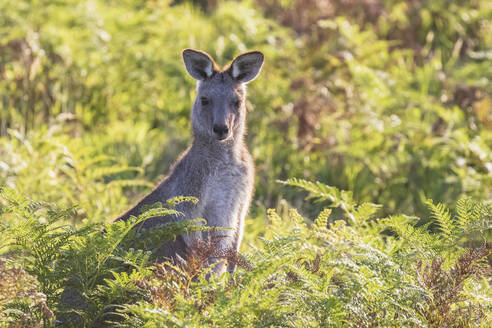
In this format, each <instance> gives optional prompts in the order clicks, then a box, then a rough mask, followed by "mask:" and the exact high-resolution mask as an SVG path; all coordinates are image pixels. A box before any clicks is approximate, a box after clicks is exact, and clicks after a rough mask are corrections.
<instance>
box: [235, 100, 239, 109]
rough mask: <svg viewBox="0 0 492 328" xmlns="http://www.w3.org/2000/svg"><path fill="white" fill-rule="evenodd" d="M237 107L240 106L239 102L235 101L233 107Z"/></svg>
mask: <svg viewBox="0 0 492 328" xmlns="http://www.w3.org/2000/svg"><path fill="white" fill-rule="evenodd" d="M239 106H241V101H240V100H236V101H235V102H234V107H236V108H239Z"/></svg>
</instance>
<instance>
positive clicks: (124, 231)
mask: <svg viewBox="0 0 492 328" xmlns="http://www.w3.org/2000/svg"><path fill="white" fill-rule="evenodd" d="M284 183H285V184H287V185H290V186H296V187H300V188H302V189H304V190H306V191H308V192H309V195H308V197H310V198H314V199H315V200H317V201H320V202H322V203H324V205H325V208H324V210H322V211H321V213H319V215H318V216H317V217H316V218H315V219H314V220H313V221H311V220H308V219H306V218H304V217H302V216H301V214H300V213H299V212H298V211H297V210H295V209H290V211H289V212H288V214H286V215H283V216H280V215H279V214H278V212H277V211H275V210H273V209H271V210H269V211H268V221H269V226H268V228H267V230H269V231H270V232H271V236H272V237H271V238H262V240H261V243H260V246H259V247H256V248H253V249H252V250H251V251H249V252H246V253H243V254H235V253H234V252H226V253H224V254H221V255H222V257H223V258H224V261H228V262H232V263H234V264H236V266H237V271H236V272H235V273H234V274H229V273H225V274H223V275H222V276H220V277H217V276H215V275H213V274H210V272H211V268H210V267H207V266H206V265H205V263H206V262H207V259H208V257H210V256H211V255H212V254H213V252H214V251H215V247H214V246H215V245H214V242H213V241H212V242H209V243H205V242H200V243H196V244H195V246H193V247H192V248H191V250H190V251H189V252H188V255H187V257H186V258H184V259H180V260H178V261H177V262H166V261H165V262H162V263H158V262H155V261H153V260H152V257H151V251H150V250H151V249H152V247H153V246H157V245H158V244H159V243H162V242H163V241H165V240H170V239H172V238H173V236H175V235H177V234H181V233H188V232H191V231H197V230H200V229H205V228H204V227H203V226H202V225H201V224H200V222H198V221H196V220H195V221H181V222H177V223H170V224H167V225H164V226H162V227H161V229H157V230H155V231H152V232H149V231H140V232H139V233H140V234H141V235H138V236H137V235H136V233H137V232H136V229H134V228H135V227H136V226H137V225H138V224H139V223H141V222H143V221H144V220H149V219H151V218H152V217H155V216H162V215H178V213H177V212H176V211H175V210H173V208H172V205H175V204H176V203H177V202H179V201H193V199H188V198H183V199H177V200H174V201H172V202H169V203H168V204H167V205H166V206H164V207H163V206H162V205H160V204H158V205H157V206H155V207H154V208H151V209H149V210H148V211H147V212H145V213H144V214H142V215H141V216H139V217H138V218H136V217H133V218H132V219H131V220H129V221H128V222H114V223H107V224H93V223H88V222H87V223H86V224H83V225H81V226H80V227H77V228H74V227H72V226H65V225H63V224H60V223H61V222H63V221H66V220H67V217H69V216H70V215H73V212H74V209H73V208H69V209H58V208H56V207H55V206H54V205H52V204H48V203H35V202H30V201H29V200H27V199H25V198H24V197H22V196H20V195H19V194H18V193H16V192H15V191H13V190H11V189H6V188H4V189H2V192H1V196H2V200H1V204H2V207H1V212H0V213H1V217H2V222H8V223H4V224H2V228H1V229H2V235H3V236H4V238H3V239H2V243H1V245H0V247H1V253H2V254H3V255H2V261H1V262H0V273H1V275H2V278H3V279H2V283H1V284H0V289H1V291H2V293H1V295H2V297H1V298H0V308H1V310H2V316H1V317H0V318H1V321H0V322H1V325H2V326H5V327H10V326H22V325H23V324H24V323H26V322H32V323H33V325H38V326H40V327H41V326H45V327H46V326H52V325H55V324H56V323H58V324H61V325H62V326H78V327H82V326H84V327H99V326H115V327H142V326H145V327H217V326H219V327H271V326H276V327H278V326H281V327H486V326H487V322H489V320H490V319H491V313H492V312H491V311H492V302H491V301H490V299H491V295H490V288H489V281H490V278H491V276H490V265H488V263H487V257H488V256H489V255H490V244H487V242H486V239H485V238H486V237H485V236H486V233H487V232H488V229H489V227H490V218H491V208H490V206H489V205H486V204H483V203H477V202H473V201H471V200H469V199H462V200H460V201H459V202H458V203H457V205H456V207H457V213H456V215H452V214H451V213H450V211H449V210H448V209H447V208H446V207H445V206H444V205H442V204H439V203H438V204H434V203H433V202H432V201H430V200H429V201H428V207H429V214H430V215H429V216H430V221H429V223H426V224H424V225H420V226H419V225H418V222H419V220H418V219H417V218H414V217H408V216H404V215H398V216H390V217H385V218H378V216H377V212H378V210H379V209H380V206H378V205H376V204H371V203H362V204H357V203H355V202H354V201H353V199H352V195H351V193H350V192H346V191H340V190H338V189H337V188H334V187H330V186H327V185H324V184H322V183H319V182H317V183H312V182H308V181H305V180H298V179H290V180H288V181H286V182H284ZM12 216H13V217H15V218H16V220H10V219H9V218H11V217H12ZM432 227H434V229H435V231H434V232H432V231H431V229H432ZM103 229H105V232H104V233H103V232H102V231H103ZM142 234H143V235H142ZM151 235H152V236H151ZM470 236H472V238H471V237H470ZM141 241H145V243H143V242H141ZM214 256H217V254H214ZM19 282H21V284H19ZM11 286H16V287H11ZM6 291H8V292H6ZM34 323H35V324H34Z"/></svg>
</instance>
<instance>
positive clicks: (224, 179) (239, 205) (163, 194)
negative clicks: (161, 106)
mask: <svg viewBox="0 0 492 328" xmlns="http://www.w3.org/2000/svg"><path fill="white" fill-rule="evenodd" d="M263 59H264V56H263V54H262V53H261V52H258V51H253V52H247V53H244V54H242V55H240V56H238V57H236V58H235V59H234V60H233V61H232V62H231V63H230V64H229V65H227V66H226V67H225V68H224V69H221V68H220V67H219V66H218V65H217V64H216V63H215V62H214V60H213V59H212V58H211V57H210V55H208V54H207V53H205V52H203V51H197V50H192V49H186V50H184V51H183V60H184V63H185V66H186V70H187V71H188V73H189V74H190V75H191V76H192V77H193V78H195V79H196V80H197V95H196V99H195V102H194V104H193V109H192V112H191V122H192V133H193V142H192V144H191V146H190V147H189V148H188V149H187V150H186V151H185V152H184V153H182V154H181V155H180V157H179V158H178V160H177V162H176V163H175V164H174V165H173V167H172V169H171V172H170V174H169V175H168V176H167V177H166V178H165V179H164V180H163V181H162V182H161V183H160V184H159V185H158V186H157V187H156V188H155V189H154V190H153V191H152V192H151V193H149V194H148V195H147V196H145V197H144V198H143V199H142V200H141V201H140V202H139V203H138V204H137V205H136V206H135V207H133V208H132V209H130V210H129V211H127V212H126V213H125V214H123V215H122V216H120V217H119V218H118V219H117V220H127V219H128V218H129V217H130V216H131V215H134V216H137V215H139V214H140V212H141V210H142V207H144V206H145V205H151V204H154V203H156V202H162V203H164V202H165V201H166V200H167V199H169V198H173V197H176V196H194V197H196V198H198V200H199V202H198V203H197V204H191V203H183V204H180V205H179V207H178V210H179V211H181V212H182V213H183V214H184V216H180V217H177V216H166V217H157V218H152V219H150V220H148V221H146V222H145V223H144V224H143V227H144V228H152V227H153V226H155V225H157V224H161V223H165V222H171V221H177V220H183V219H193V218H203V219H205V220H206V221H207V224H208V225H209V226H213V227H223V228H229V229H221V230H219V232H220V235H221V238H219V239H218V241H217V243H218V246H217V247H218V248H220V249H223V250H230V249H233V250H235V251H238V250H239V246H240V244H241V239H242V237H243V229H244V219H245V216H246V214H247V211H248V208H249V204H250V202H251V197H252V195H253V187H254V165H253V161H252V158H251V155H250V154H249V152H248V149H247V148H246V145H245V143H244V135H245V132H246V106H245V99H246V86H245V84H246V83H248V82H250V81H252V80H253V79H254V78H255V77H256V76H257V75H258V73H259V72H260V69H261V67H262V65H263ZM209 237H210V236H209V234H208V233H205V232H196V233H193V234H190V235H182V236H179V237H178V238H177V239H176V240H175V241H172V242H167V243H166V244H164V245H163V246H162V247H161V248H160V250H159V251H158V254H156V255H157V257H158V258H163V257H168V258H175V256H176V255H179V256H181V257H185V256H186V252H187V248H188V247H190V245H192V243H193V242H194V240H195V238H196V239H200V240H207V238H209ZM218 260H220V258H211V259H210V260H209V265H210V264H212V263H215V266H214V267H213V270H214V272H215V273H216V274H218V275H219V274H221V273H223V272H225V270H226V269H227V268H226V265H225V264H224V261H218ZM234 269H235V268H234V265H230V266H229V271H234Z"/></svg>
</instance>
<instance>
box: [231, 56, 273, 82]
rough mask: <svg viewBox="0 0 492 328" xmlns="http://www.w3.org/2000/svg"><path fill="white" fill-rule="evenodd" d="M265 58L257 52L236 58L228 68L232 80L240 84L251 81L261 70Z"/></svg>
mask: <svg viewBox="0 0 492 328" xmlns="http://www.w3.org/2000/svg"><path fill="white" fill-rule="evenodd" d="M264 58H265V56H263V54H262V53H261V52H259V51H251V52H246V53H244V54H242V55H239V56H237V57H236V58H235V59H234V60H233V61H232V64H231V67H230V68H229V73H230V74H231V76H232V78H233V79H234V80H236V81H237V82H240V83H247V82H249V81H251V80H253V79H254V78H255V77H256V76H257V75H258V73H259V72H260V70H261V66H262V65H263V60H264Z"/></svg>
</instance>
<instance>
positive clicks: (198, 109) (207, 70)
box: [183, 49, 264, 141]
mask: <svg viewBox="0 0 492 328" xmlns="http://www.w3.org/2000/svg"><path fill="white" fill-rule="evenodd" d="M263 58H264V57H263V54H262V53H261V52H259V51H252V52H247V53H244V54H242V55H239V56H238V57H236V58H235V59H234V60H233V61H232V62H231V63H230V64H229V65H227V66H226V67H225V68H224V69H221V68H220V67H219V66H218V65H217V64H216V63H215V62H214V60H213V59H212V57H210V55H208V54H207V53H205V52H203V51H197V50H192V49H186V50H184V51H183V60H184V63H185V66H186V70H187V71H188V73H189V74H190V75H191V76H192V77H194V78H195V79H196V80H198V82H197V95H196V99H195V102H194V104H193V110H192V113H191V120H192V126H193V134H194V135H195V137H199V138H207V139H211V140H218V141H226V140H238V139H240V138H241V137H242V135H243V134H244V125H245V120H246V106H245V98H246V87H245V84H246V83H248V82H250V81H252V80H253V79H254V78H255V77H256V76H257V75H258V73H259V72H260V69H261V66H262V65H263Z"/></svg>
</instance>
